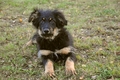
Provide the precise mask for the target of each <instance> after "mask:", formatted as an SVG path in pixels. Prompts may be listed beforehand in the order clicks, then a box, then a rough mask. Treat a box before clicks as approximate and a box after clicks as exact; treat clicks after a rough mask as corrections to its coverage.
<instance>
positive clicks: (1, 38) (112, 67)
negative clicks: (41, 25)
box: [0, 0, 120, 80]
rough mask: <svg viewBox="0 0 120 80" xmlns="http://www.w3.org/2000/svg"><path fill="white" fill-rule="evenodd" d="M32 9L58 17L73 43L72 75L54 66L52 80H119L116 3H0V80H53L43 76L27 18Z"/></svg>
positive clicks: (110, 0)
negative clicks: (55, 13)
mask: <svg viewBox="0 0 120 80" xmlns="http://www.w3.org/2000/svg"><path fill="white" fill-rule="evenodd" d="M34 7H38V8H41V9H58V10H60V11H62V12H63V13H64V14H65V16H66V19H67V20H68V25H67V26H66V28H67V29H68V30H69V31H70V33H71V34H72V35H73V38H74V46H75V48H76V57H77V59H78V60H77V62H76V63H75V67H76V71H77V75H76V76H71V77H70V76H67V75H65V72H64V69H65V68H64V66H63V65H61V64H59V63H55V74H56V78H57V80H120V10H119V9H120V1H119V0H51V1H50V0H0V80H52V79H50V78H49V77H46V76H44V68H43V66H42V65H41V64H40V63H41V60H40V59H38V58H37V49H36V46H35V45H32V46H29V47H27V48H26V49H23V48H22V47H23V45H24V44H25V43H26V42H27V41H28V40H29V39H30V38H31V36H32V35H33V33H34V32H35V29H34V27H33V26H32V24H31V23H28V17H29V15H30V13H31V11H32V10H33V8H34Z"/></svg>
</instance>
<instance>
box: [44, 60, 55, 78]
mask: <svg viewBox="0 0 120 80" xmlns="http://www.w3.org/2000/svg"><path fill="white" fill-rule="evenodd" d="M45 74H47V75H49V76H51V77H54V76H55V74H54V67H53V62H52V61H51V60H49V59H48V60H47V63H46V65H45Z"/></svg>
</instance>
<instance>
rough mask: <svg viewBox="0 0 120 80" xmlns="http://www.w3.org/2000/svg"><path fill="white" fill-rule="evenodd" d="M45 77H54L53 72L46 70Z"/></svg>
mask: <svg viewBox="0 0 120 80" xmlns="http://www.w3.org/2000/svg"><path fill="white" fill-rule="evenodd" d="M45 75H47V76H50V77H51V78H54V77H55V74H54V70H46V71H45Z"/></svg>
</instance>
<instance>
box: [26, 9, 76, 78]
mask: <svg viewBox="0 0 120 80" xmlns="http://www.w3.org/2000/svg"><path fill="white" fill-rule="evenodd" d="M29 22H32V24H33V25H34V26H35V28H36V30H37V31H36V34H35V35H34V36H33V38H32V39H31V40H30V41H29V42H28V43H27V45H29V44H30V43H34V41H35V42H36V43H37V46H38V55H39V56H41V57H42V62H43V64H44V66H45V73H46V74H48V75H49V76H51V77H53V76H54V75H55V74H54V66H53V62H56V61H59V60H64V61H65V70H66V74H73V75H74V74H76V71H75V68H74V62H75V60H76V57H75V55H74V48H73V40H72V37H71V35H70V34H69V32H68V31H67V30H66V28H64V26H65V25H67V20H66V19H65V17H64V15H63V14H62V13H61V12H60V11H58V10H39V9H34V11H33V12H32V13H31V15H30V17H29Z"/></svg>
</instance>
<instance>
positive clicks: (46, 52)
mask: <svg viewBox="0 0 120 80" xmlns="http://www.w3.org/2000/svg"><path fill="white" fill-rule="evenodd" d="M51 53H53V52H52V51H50V50H39V52H38V57H39V58H40V57H41V55H45V56H47V55H49V54H51Z"/></svg>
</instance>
